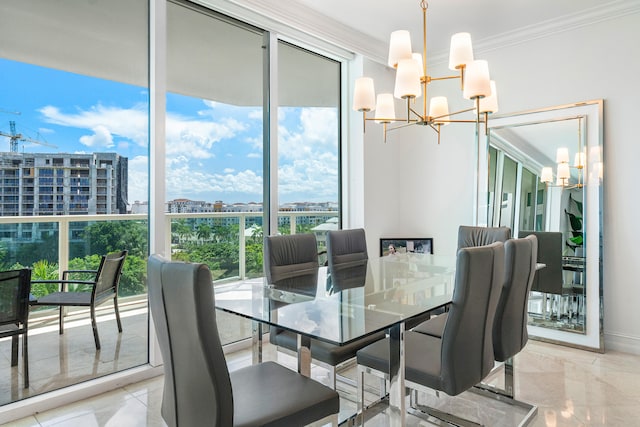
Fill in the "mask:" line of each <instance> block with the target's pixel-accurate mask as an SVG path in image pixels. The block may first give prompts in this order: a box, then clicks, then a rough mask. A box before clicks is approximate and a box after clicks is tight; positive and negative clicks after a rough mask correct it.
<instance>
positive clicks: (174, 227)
mask: <svg viewBox="0 0 640 427" xmlns="http://www.w3.org/2000/svg"><path fill="white" fill-rule="evenodd" d="M191 233H193V229H192V228H191V226H189V224H187V220H186V219H178V220H176V221H172V222H171V234H176V235H177V236H178V244H180V243H183V241H184V240H185V239H186V238H187V237H188V236H189V235H190V234H191Z"/></svg>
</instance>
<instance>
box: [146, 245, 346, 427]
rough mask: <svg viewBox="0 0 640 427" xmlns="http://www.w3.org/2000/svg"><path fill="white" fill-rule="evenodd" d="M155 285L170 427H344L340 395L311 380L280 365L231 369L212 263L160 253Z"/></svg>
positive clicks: (151, 267) (151, 279)
mask: <svg viewBox="0 0 640 427" xmlns="http://www.w3.org/2000/svg"><path fill="white" fill-rule="evenodd" d="M148 289H149V306H150V309H151V316H152V318H153V322H154V325H155V329H156V332H157V337H158V343H159V345H160V351H161V353H162V359H163V360H164V372H165V376H164V390H163V395H162V407H161V413H162V418H163V419H164V420H165V422H166V423H167V425H168V426H170V427H196V426H202V425H209V426H217V427H230V426H234V427H253V426H272V427H277V426H282V427H285V426H293V425H306V424H310V423H314V422H317V421H323V422H327V421H330V422H331V423H332V425H334V426H336V425H337V414H338V411H339V409H340V399H339V396H338V394H337V393H336V392H335V391H334V390H331V389H330V388H329V387H326V386H324V385H322V384H320V383H319V382H317V381H314V380H313V379H311V378H307V377H304V376H302V375H300V374H298V373H297V372H294V371H292V370H290V369H287V368H285V367H283V366H280V365H278V364H277V363H274V362H265V363H260V364H257V365H251V366H247V367H245V368H241V369H238V370H236V371H234V372H229V370H228V367H227V363H226V360H225V357H224V353H223V349H222V345H221V343H220V337H219V334H218V327H217V323H216V312H215V311H216V309H215V300H214V298H215V297H214V292H213V283H212V280H211V273H210V271H209V268H208V267H207V266H206V265H204V264H189V263H180V262H170V261H166V260H164V259H163V258H161V257H160V256H158V255H153V256H151V257H150V258H149V261H148Z"/></svg>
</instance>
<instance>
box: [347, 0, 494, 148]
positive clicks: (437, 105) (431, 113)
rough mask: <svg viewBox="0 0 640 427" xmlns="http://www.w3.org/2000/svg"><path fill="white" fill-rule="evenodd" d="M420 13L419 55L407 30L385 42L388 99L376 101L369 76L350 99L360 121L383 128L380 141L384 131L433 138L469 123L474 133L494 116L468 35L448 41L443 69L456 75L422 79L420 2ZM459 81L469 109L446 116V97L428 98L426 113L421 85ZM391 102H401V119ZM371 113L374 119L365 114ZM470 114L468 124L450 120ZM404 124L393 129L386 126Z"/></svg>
mask: <svg viewBox="0 0 640 427" xmlns="http://www.w3.org/2000/svg"><path fill="white" fill-rule="evenodd" d="M420 7H421V8H422V54H420V53H413V51H412V49H411V37H410V34H409V32H408V31H405V30H400V31H394V32H393V33H391V37H390V42H389V61H388V63H389V66H391V67H394V68H395V69H396V80H395V88H394V92H393V94H391V93H380V94H378V96H377V97H376V95H375V89H374V82H373V79H372V78H370V77H361V78H358V79H357V80H356V82H355V87H354V94H353V109H354V110H356V111H360V112H362V113H363V121H364V123H365V125H366V122H367V120H373V121H375V122H376V123H381V124H382V125H383V131H384V141H385V142H386V141H387V131H388V130H389V131H390V130H394V129H399V128H402V127H406V126H409V125H421V126H429V127H431V128H432V129H433V130H435V131H436V132H437V134H438V144H439V143H440V129H441V127H442V126H445V125H448V124H449V123H475V124H476V130H477V133H478V134H479V129H480V123H484V124H485V126H486V124H487V122H488V118H489V116H488V115H489V113H495V112H497V111H498V101H497V93H496V85H495V82H494V81H492V80H490V78H489V65H488V63H487V61H484V60H474V59H473V49H472V46H471V36H470V35H469V33H457V34H454V35H453V36H452V37H451V48H450V54H449V69H451V70H453V71H458V74H456V75H450V76H444V77H432V76H430V75H428V74H427V7H428V4H427V2H426V1H425V0H422V1H421V2H420ZM450 79H460V87H461V89H462V96H463V97H464V98H466V99H469V100H472V101H473V102H474V106H473V107H471V108H467V109H463V110H460V111H455V112H449V105H448V101H447V98H446V97H444V96H434V97H432V98H431V100H430V102H429V110H427V86H428V85H429V84H430V83H432V82H434V81H438V80H450ZM394 97H395V98H398V99H404V100H406V103H407V108H406V117H404V118H396V114H395V108H394ZM420 97H422V109H421V111H419V110H417V107H416V105H415V104H416V99H417V98H420ZM374 110H375V115H374V117H367V113H368V112H370V111H374ZM469 111H474V112H475V118H474V120H455V119H452V118H451V116H454V115H458V114H461V113H465V112H469ZM396 122H404V123H403V124H400V125H398V126H395V127H391V126H389V127H388V125H389V124H391V123H396Z"/></svg>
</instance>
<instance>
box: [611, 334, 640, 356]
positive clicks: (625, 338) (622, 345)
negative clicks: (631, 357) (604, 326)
mask: <svg viewBox="0 0 640 427" xmlns="http://www.w3.org/2000/svg"><path fill="white" fill-rule="evenodd" d="M604 349H605V352H607V351H610V350H614V351H619V352H622V353H629V354H637V355H640V337H634V336H630V335H623V334H611V333H605V334H604Z"/></svg>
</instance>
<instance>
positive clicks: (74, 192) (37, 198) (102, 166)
mask: <svg viewBox="0 0 640 427" xmlns="http://www.w3.org/2000/svg"><path fill="white" fill-rule="evenodd" d="M117 213H121V214H124V213H127V158H126V157H122V156H120V155H118V154H116V153H91V154H68V153H13V152H10V153H0V216H40V215H104V214H117Z"/></svg>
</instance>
